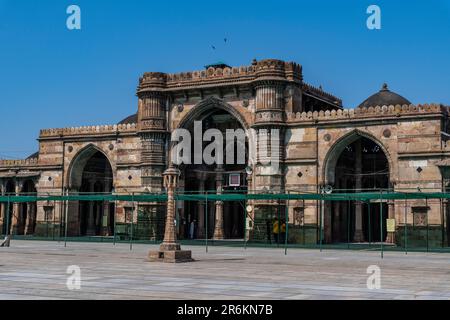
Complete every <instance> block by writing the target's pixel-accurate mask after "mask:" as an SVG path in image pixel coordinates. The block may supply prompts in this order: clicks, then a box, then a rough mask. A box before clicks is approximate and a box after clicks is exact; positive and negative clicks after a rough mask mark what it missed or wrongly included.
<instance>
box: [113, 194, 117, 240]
mask: <svg viewBox="0 0 450 320" xmlns="http://www.w3.org/2000/svg"><path fill="white" fill-rule="evenodd" d="M116 214H117V196H114V238H113V245H114V246H115V245H116V220H117V218H116Z"/></svg>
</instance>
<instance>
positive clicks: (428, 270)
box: [0, 240, 450, 300]
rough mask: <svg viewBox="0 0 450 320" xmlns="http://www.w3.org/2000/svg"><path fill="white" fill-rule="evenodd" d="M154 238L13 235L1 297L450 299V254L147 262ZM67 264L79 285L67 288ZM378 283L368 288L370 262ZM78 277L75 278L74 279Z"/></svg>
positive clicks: (5, 253)
mask: <svg viewBox="0 0 450 320" xmlns="http://www.w3.org/2000/svg"><path fill="white" fill-rule="evenodd" d="M156 248H157V246H154V245H144V244H134V246H133V250H132V251H130V248H129V246H128V245H127V244H116V245H115V246H113V244H112V243H81V242H76V243H68V244H67V247H66V248H65V247H64V244H63V243H62V242H61V243H58V242H50V241H23V240H22V241H21V240H12V241H11V247H8V248H0V286H1V291H0V299H2V300H4V299H238V300H243V299H450V254H446V253H408V255H405V254H404V253H401V252H386V253H385V256H384V259H381V258H380V254H379V252H374V251H347V250H324V251H323V252H319V251H318V250H312V249H290V250H289V251H288V255H287V256H285V255H284V250H283V249H281V248H280V249H275V248H247V249H246V250H244V248H236V247H210V248H209V253H206V252H205V248H204V247H201V246H192V247H189V246H184V247H183V249H190V250H192V251H193V252H192V254H193V257H194V258H195V259H196V261H195V262H192V263H185V264H165V263H159V262H152V263H151V262H147V261H146V256H147V252H148V250H150V249H156ZM70 265H77V266H79V267H80V271H81V283H80V284H81V287H80V289H79V290H76V289H75V290H69V289H68V287H67V284H66V282H67V279H68V278H69V277H70V276H71V275H70V274H69V273H67V268H68V266H70ZM372 265H375V266H378V267H379V268H380V271H381V283H380V284H381V288H380V289H368V288H367V280H368V277H369V276H370V274H368V273H367V268H368V267H369V266H372ZM72 283H73V282H72Z"/></svg>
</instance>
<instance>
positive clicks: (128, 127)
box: [39, 123, 137, 138]
mask: <svg viewBox="0 0 450 320" xmlns="http://www.w3.org/2000/svg"><path fill="white" fill-rule="evenodd" d="M136 131H137V124H136V123H127V124H114V125H102V126H84V127H70V128H59V129H43V130H41V131H40V135H39V137H40V138H45V137H64V136H77V135H97V134H111V133H127V132H136Z"/></svg>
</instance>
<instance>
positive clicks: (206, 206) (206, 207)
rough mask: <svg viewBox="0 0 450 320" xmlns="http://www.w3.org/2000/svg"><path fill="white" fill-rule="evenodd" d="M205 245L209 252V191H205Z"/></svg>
mask: <svg viewBox="0 0 450 320" xmlns="http://www.w3.org/2000/svg"><path fill="white" fill-rule="evenodd" d="M205 246H206V253H208V191H206V193H205Z"/></svg>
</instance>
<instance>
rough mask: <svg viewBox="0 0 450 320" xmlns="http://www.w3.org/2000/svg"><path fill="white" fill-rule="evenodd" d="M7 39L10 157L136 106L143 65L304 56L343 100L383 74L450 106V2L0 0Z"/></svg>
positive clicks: (185, 66)
mask: <svg viewBox="0 0 450 320" xmlns="http://www.w3.org/2000/svg"><path fill="white" fill-rule="evenodd" d="M70 4H77V5H79V6H80V7H81V10H82V17H81V18H82V30H81V31H69V30H68V29H67V28H66V19H67V14H66V8H67V6H68V5H70ZM370 4H377V5H379V6H380V7H381V10H382V29H381V30H379V31H370V30H368V29H367V27H366V19H367V16H368V15H367V14H366V9H367V7H368V6H369V5H370ZM224 38H227V39H228V41H227V43H225V42H224V41H223V39H224ZM0 45H1V47H0V110H1V117H0V136H1V140H0V157H2V158H19V157H24V156H27V155H28V154H30V153H33V152H34V151H36V150H37V148H38V145H37V141H36V138H37V136H38V133H39V129H41V128H52V127H66V126H79V125H93V124H112V123H116V122H117V121H119V120H121V119H122V118H124V117H126V116H127V115H130V114H132V113H134V112H135V111H136V108H137V99H136V96H135V90H136V86H137V83H138V78H139V76H140V75H141V74H142V73H143V72H145V71H163V72H181V71H189V70H198V69H202V68H203V66H204V65H206V64H208V63H212V62H216V61H218V60H222V61H225V62H226V63H228V64H230V65H233V66H239V65H248V64H250V62H251V60H252V59H253V58H257V59H264V58H278V59H284V60H292V61H296V62H298V63H300V64H302V65H303V70H304V78H305V80H306V81H307V82H309V83H311V84H313V85H316V86H318V85H322V86H323V88H324V89H325V90H327V91H330V92H331V93H334V94H336V95H337V96H339V97H341V98H342V99H343V101H344V105H345V106H346V107H355V106H356V105H357V104H359V103H360V102H361V101H362V100H364V99H365V98H366V97H368V96H369V95H370V94H372V93H374V92H375V91H377V90H378V89H379V88H380V86H381V84H382V83H383V82H387V83H388V84H389V86H390V88H391V89H392V90H393V91H396V92H398V93H400V94H402V95H404V96H405V97H406V98H408V99H409V100H411V101H412V102H413V103H425V102H430V103H431V102H440V103H444V104H449V105H450V61H449V58H450V1H448V0H441V1H439V0H427V1H418V0H416V1H414V0H412V1H400V0H399V1H393V0H386V1H382V0H371V1H366V0H340V1H325V0H315V1H310V0H309V1H302V0H295V1H282V0H277V1H244V0H240V1H212V0H210V1H188V0H185V1H144V0H140V1H139V0H127V1H125V0H123V1H121V0H117V1H106V0H72V1H65V0H40V1H32V0H29V1H25V0H0ZM211 45H214V46H216V48H217V49H216V50H213V49H212V48H211Z"/></svg>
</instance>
